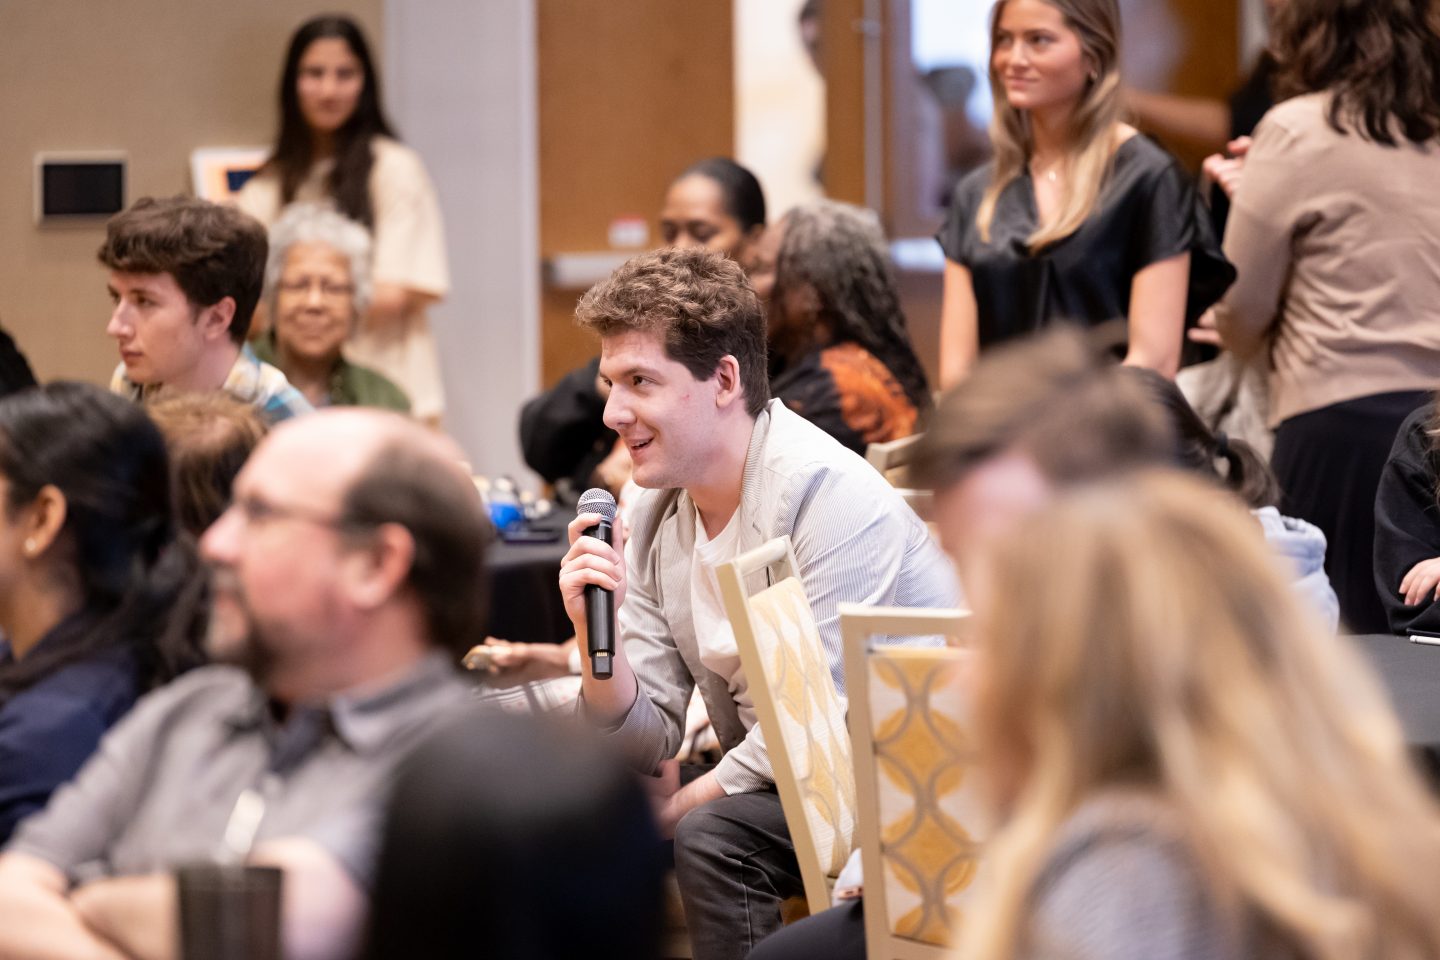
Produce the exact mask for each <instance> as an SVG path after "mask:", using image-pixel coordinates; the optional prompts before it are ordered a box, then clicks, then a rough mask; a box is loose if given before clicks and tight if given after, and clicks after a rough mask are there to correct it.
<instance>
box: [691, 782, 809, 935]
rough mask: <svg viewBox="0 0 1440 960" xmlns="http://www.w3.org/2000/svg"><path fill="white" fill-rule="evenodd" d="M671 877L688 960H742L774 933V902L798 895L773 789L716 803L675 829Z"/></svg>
mask: <svg viewBox="0 0 1440 960" xmlns="http://www.w3.org/2000/svg"><path fill="white" fill-rule="evenodd" d="M675 879H676V881H677V882H678V883H679V885H680V899H681V901H682V902H683V903H684V905H685V926H686V927H687V928H688V930H689V932H690V943H691V945H692V946H693V947H694V950H695V960H732V958H733V960H742V958H743V957H745V956H746V955H747V954H748V953H749V952H750V948H751V947H753V946H755V944H757V943H759V942H760V941H761V940H762V939H763V938H765V937H766V936H768V935H769V934H771V933H774V932H775V931H776V930H778V929H780V904H781V902H782V901H784V900H785V899H787V898H789V897H793V896H797V895H800V894H803V893H804V883H803V882H802V881H801V879H800V865H799V864H798V863H797V862H796V860H795V847H794V846H793V845H792V844H791V842H790V831H789V829H787V828H786V826H785V814H784V813H782V812H781V810H780V797H779V795H777V794H776V793H775V792H774V791H773V790H772V791H767V792H764V793H741V794H736V795H735V796H733V797H721V798H720V799H718V800H712V801H710V802H709V803H707V804H704V805H703V806H699V807H696V808H695V809H694V810H691V811H690V812H689V813H687V814H686V815H685V816H684V817H682V818H681V820H680V823H679V824H678V825H677V826H676V828H675Z"/></svg>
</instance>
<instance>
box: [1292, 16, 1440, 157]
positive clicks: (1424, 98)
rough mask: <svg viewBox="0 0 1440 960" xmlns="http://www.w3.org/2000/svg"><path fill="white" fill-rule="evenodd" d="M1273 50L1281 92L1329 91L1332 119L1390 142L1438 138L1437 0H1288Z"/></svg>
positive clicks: (1439, 48)
mask: <svg viewBox="0 0 1440 960" xmlns="http://www.w3.org/2000/svg"><path fill="white" fill-rule="evenodd" d="M1271 52H1272V53H1273V55H1274V57H1275V60H1276V63H1277V64H1278V66H1279V73H1278V75H1277V78H1276V90H1277V92H1278V93H1279V94H1280V96H1281V97H1292V96H1298V95H1300V94H1305V93H1316V92H1319V91H1322V90H1323V91H1328V92H1330V93H1331V94H1333V100H1332V101H1331V104H1330V125H1331V126H1332V127H1334V128H1335V130H1337V131H1338V132H1341V133H1344V132H1346V129H1347V127H1348V128H1352V129H1354V130H1356V131H1357V132H1359V133H1360V135H1361V136H1363V137H1366V138H1368V139H1370V140H1374V141H1375V142H1377V143H1383V144H1385V145H1386V146H1391V147H1393V146H1397V145H1398V143H1397V140H1398V138H1397V137H1396V136H1395V132H1396V129H1397V128H1398V129H1399V130H1400V131H1402V132H1403V133H1404V136H1405V139H1407V140H1410V141H1411V142H1412V143H1416V144H1424V143H1427V142H1429V141H1431V140H1434V139H1435V138H1436V137H1437V136H1440V8H1437V7H1436V5H1435V4H1434V2H1433V0H1290V2H1288V3H1286V4H1284V5H1283V6H1282V7H1281V8H1280V10H1279V11H1278V12H1277V13H1276V18H1275V27H1274V34H1273V36H1272V39H1271Z"/></svg>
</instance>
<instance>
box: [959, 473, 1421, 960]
mask: <svg viewBox="0 0 1440 960" xmlns="http://www.w3.org/2000/svg"><path fill="white" fill-rule="evenodd" d="M978 572H979V573H980V574H981V576H979V577H978V578H977V579H976V580H975V581H974V582H972V583H971V584H970V586H971V592H972V598H973V600H974V607H975V612H976V616H977V644H978V647H979V650H980V652H981V663H982V664H983V666H982V668H981V671H980V672H981V675H982V676H983V678H984V679H983V681H982V682H981V683H979V684H978V686H977V690H976V703H975V709H976V723H975V735H976V737H977V740H978V742H979V746H980V748H981V752H982V754H983V755H984V757H985V758H986V767H985V769H986V770H987V773H988V776H989V777H990V786H991V788H992V789H991V799H992V802H993V804H994V811H995V813H996V814H997V817H998V819H997V823H996V827H997V829H996V832H995V833H994V835H993V837H994V839H993V842H992V843H991V845H990V847H989V849H988V851H987V860H988V869H989V872H990V876H989V883H990V886H989V887H988V889H987V890H986V891H985V892H984V896H985V897H986V900H985V902H983V903H977V904H975V905H974V907H973V909H971V910H969V911H967V913H966V915H965V917H964V918H963V921H962V923H961V925H960V931H959V935H960V937H961V952H960V956H962V957H963V958H965V960H1000V958H1007V960H1008V958H1012V957H1060V956H1064V957H1071V958H1089V957H1096V958H1099V957H1105V958H1116V957H1121V958H1125V957H1135V958H1141V957H1144V958H1155V957H1166V958H1217V960H1218V958H1232V957H1296V958H1307V960H1309V958H1314V960H1339V958H1346V960H1354V958H1380V957H1385V958H1431V957H1440V913H1437V912H1436V911H1435V910H1434V908H1433V900H1434V897H1435V895H1436V891H1437V890H1440V817H1437V810H1436V807H1435V805H1434V804H1433V803H1432V802H1431V800H1430V798H1429V797H1428V795H1427V794H1426V793H1425V792H1424V789H1423V787H1422V785H1421V783H1420V781H1419V779H1418V777H1417V775H1416V774H1415V772H1414V771H1413V770H1412V768H1411V767H1410V766H1409V763H1408V760H1407V758H1406V753H1405V745H1404V742H1403V740H1402V737H1401V731H1400V727H1399V724H1398V722H1397V721H1396V719H1395V717H1394V715H1393V714H1392V712H1391V710H1390V708H1389V705H1388V703H1387V701H1386V699H1385V697H1384V695H1383V694H1382V692H1381V689H1380V687H1379V686H1378V683H1377V681H1376V680H1375V678H1374V677H1373V676H1372V675H1371V672H1370V670H1369V669H1368V668H1367V666H1366V664H1364V663H1363V662H1362V661H1361V659H1360V657H1359V655H1358V654H1357V653H1356V652H1355V651H1353V650H1352V649H1351V648H1350V647H1349V646H1347V645H1346V643H1345V642H1344V641H1343V640H1338V639H1336V638H1335V637H1333V636H1332V635H1331V633H1330V631H1328V630H1325V629H1323V628H1321V627H1320V626H1319V625H1318V624H1317V623H1315V622H1314V621H1313V619H1312V618H1311V616H1310V615H1309V613H1308V612H1307V611H1306V610H1304V609H1303V608H1302V607H1301V606H1299V605H1298V604H1297V603H1296V601H1295V599H1294V597H1293V592H1292V591H1291V590H1289V589H1288V588H1287V585H1286V583H1285V579H1284V575H1283V573H1282V572H1281V571H1280V569H1279V567H1278V565H1277V564H1276V563H1275V561H1274V557H1273V556H1272V555H1271V554H1270V552H1269V551H1268V550H1267V549H1266V547H1265V542H1264V540H1263V538H1262V537H1261V536H1260V531H1259V529H1258V528H1257V526H1256V524H1255V522H1254V520H1253V519H1252V518H1251V517H1250V516H1249V515H1248V514H1247V513H1246V512H1245V511H1244V510H1243V509H1242V508H1241V507H1239V506H1237V505H1236V504H1235V503H1234V502H1233V498H1232V497H1230V496H1229V495H1227V494H1226V493H1224V492H1223V491H1219V490H1216V489H1214V488H1213V485H1207V484H1204V483H1202V482H1200V481H1198V480H1195V479H1190V478H1187V477H1182V476H1179V475H1168V474H1158V473H1155V474H1145V475H1139V476H1136V477H1134V478H1132V479H1128V480H1124V481H1121V482H1116V483H1112V484H1110V485H1106V486H1095V487H1090V488H1083V489H1081V490H1079V491H1077V492H1075V493H1071V494H1068V495H1065V496H1064V497H1062V498H1061V499H1060V500H1058V501H1057V502H1055V503H1054V504H1053V505H1051V506H1049V507H1047V508H1045V509H1043V510H1041V511H1040V512H1038V513H1036V514H1033V515H1032V516H1030V517H1029V518H1027V519H1026V520H1024V521H1023V522H1022V525H1021V527H1020V528H1019V529H1017V531H1016V532H1015V535H1014V536H1013V537H1006V538H1004V540H1003V541H1001V542H999V543H998V544H997V545H996V547H995V549H994V550H993V551H992V552H990V553H989V555H988V558H987V559H986V560H985V562H983V563H982V564H981V566H980V569H979V571H978Z"/></svg>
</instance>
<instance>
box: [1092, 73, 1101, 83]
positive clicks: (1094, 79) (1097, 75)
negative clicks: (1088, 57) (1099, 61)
mask: <svg viewBox="0 0 1440 960" xmlns="http://www.w3.org/2000/svg"><path fill="white" fill-rule="evenodd" d="M1099 79H1100V71H1099V70H1091V71H1090V82H1091V83H1096V82H1097V81H1099Z"/></svg>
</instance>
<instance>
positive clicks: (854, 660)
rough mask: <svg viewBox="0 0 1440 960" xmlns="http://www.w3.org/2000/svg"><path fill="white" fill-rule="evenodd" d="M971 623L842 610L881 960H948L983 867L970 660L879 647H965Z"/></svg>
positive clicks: (863, 836)
mask: <svg viewBox="0 0 1440 960" xmlns="http://www.w3.org/2000/svg"><path fill="white" fill-rule="evenodd" d="M968 618H969V614H968V613H966V612H962V611H958V610H949V611H947V610H902V609H892V608H871V607H863V606H859V605H856V604H849V603H842V604H841V605H840V631H841V635H842V637H843V638H844V644H845V671H846V673H845V676H846V688H847V690H848V692H849V694H850V735H851V740H852V743H853V746H854V753H855V789H856V796H857V800H858V802H859V815H860V819H859V834H860V858H861V862H862V865H863V867H864V874H865V943H866V950H867V953H866V956H868V957H870V960H895V958H900V960H910V958H915V960H922V958H923V960H940V958H943V957H945V956H946V955H947V953H948V949H949V945H950V931H951V930H952V929H953V928H954V926H955V925H956V924H957V923H958V922H961V921H962V920H963V914H964V910H965V907H966V902H967V900H968V898H969V897H970V896H972V895H973V894H972V891H973V889H974V881H975V874H976V870H977V869H978V867H979V865H980V860H979V855H980V844H979V839H978V833H979V830H980V827H979V824H980V822H981V821H980V810H981V807H980V796H979V794H978V791H977V784H976V783H975V777H974V769H973V764H972V754H971V747H970V738H969V723H968V719H967V713H968V711H967V709H966V702H965V693H964V689H963V686H962V684H961V683H960V682H959V679H958V674H959V673H960V671H961V670H963V669H964V668H965V665H966V664H967V662H968V659H969V657H970V656H971V653H970V652H969V651H968V650H965V649H957V647H956V646H946V647H906V646H895V645H890V644H885V645H882V644H878V643H875V642H872V638H874V637H876V636H877V635H882V636H889V637H892V638H893V637H908V636H934V635H936V634H941V635H944V636H946V637H947V638H949V639H951V640H952V642H953V641H955V640H963V638H964V636H965V633H966V631H967V629H968Z"/></svg>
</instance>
